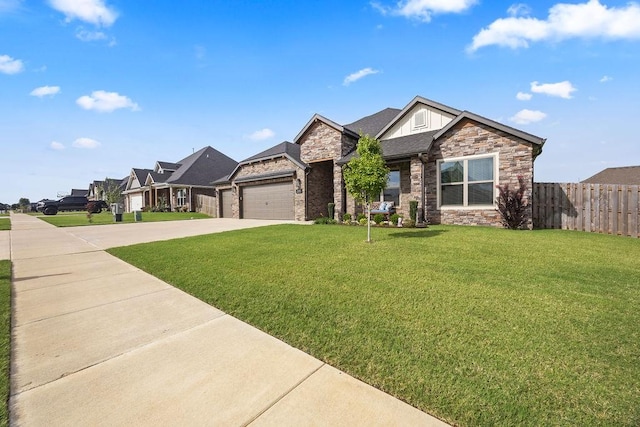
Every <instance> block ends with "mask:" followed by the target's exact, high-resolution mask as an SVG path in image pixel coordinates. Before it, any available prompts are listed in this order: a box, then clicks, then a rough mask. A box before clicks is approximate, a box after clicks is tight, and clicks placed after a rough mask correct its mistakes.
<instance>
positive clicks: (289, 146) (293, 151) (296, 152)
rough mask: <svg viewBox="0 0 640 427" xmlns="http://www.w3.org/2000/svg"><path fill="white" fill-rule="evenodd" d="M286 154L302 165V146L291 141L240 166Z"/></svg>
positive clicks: (268, 150)
mask: <svg viewBox="0 0 640 427" xmlns="http://www.w3.org/2000/svg"><path fill="white" fill-rule="evenodd" d="M284 154H287V155H289V157H291V158H292V159H294V160H295V161H297V162H298V163H302V160H300V146H299V145H298V144H293V143H291V142H289V141H283V142H281V143H280V144H278V145H274V146H273V147H271V148H267V149H266V150H264V151H263V152H261V153H258V154H256V155H254V156H251V157H249V158H247V159H244V160H243V161H241V162H240V164H244V163H251V162H255V161H258V160H267V159H272V158H274V157H279V156H282V155H284Z"/></svg>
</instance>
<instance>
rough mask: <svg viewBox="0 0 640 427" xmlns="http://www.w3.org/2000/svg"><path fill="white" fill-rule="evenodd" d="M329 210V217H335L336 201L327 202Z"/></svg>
mask: <svg viewBox="0 0 640 427" xmlns="http://www.w3.org/2000/svg"><path fill="white" fill-rule="evenodd" d="M327 211H328V212H329V218H335V217H334V214H335V212H336V204H335V203H327Z"/></svg>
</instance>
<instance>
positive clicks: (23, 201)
mask: <svg viewBox="0 0 640 427" xmlns="http://www.w3.org/2000/svg"><path fill="white" fill-rule="evenodd" d="M18 205H20V209H22V212H29V211H30V210H31V202H30V201H29V199H27V198H26V197H21V198H20V200H18Z"/></svg>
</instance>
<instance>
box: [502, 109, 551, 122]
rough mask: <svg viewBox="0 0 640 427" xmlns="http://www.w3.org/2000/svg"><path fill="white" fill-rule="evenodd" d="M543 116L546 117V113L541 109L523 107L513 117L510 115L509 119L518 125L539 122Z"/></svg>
mask: <svg viewBox="0 0 640 427" xmlns="http://www.w3.org/2000/svg"><path fill="white" fill-rule="evenodd" d="M545 117H547V115H546V114H545V113H543V112H542V111H535V110H527V109H524V110H520V111H518V112H517V113H516V114H515V115H514V116H513V117H510V118H509V120H511V121H512V122H514V123H517V124H519V125H526V124H529V123H533V122H539V121H540V120H542V119H544V118H545Z"/></svg>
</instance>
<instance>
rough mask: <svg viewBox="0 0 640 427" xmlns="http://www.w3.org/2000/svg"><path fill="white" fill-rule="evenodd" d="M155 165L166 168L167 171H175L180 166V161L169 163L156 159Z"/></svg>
mask: <svg viewBox="0 0 640 427" xmlns="http://www.w3.org/2000/svg"><path fill="white" fill-rule="evenodd" d="M156 166H159V167H160V168H162V169H164V170H167V171H176V170H177V169H178V168H179V167H180V163H171V162H161V161H157V162H156Z"/></svg>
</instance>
